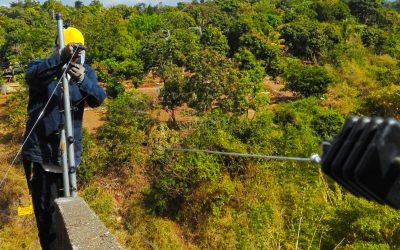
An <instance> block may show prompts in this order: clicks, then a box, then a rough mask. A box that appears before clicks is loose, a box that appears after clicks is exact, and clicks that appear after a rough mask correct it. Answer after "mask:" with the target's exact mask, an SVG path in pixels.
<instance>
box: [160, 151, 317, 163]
mask: <svg viewBox="0 0 400 250" xmlns="http://www.w3.org/2000/svg"><path fill="white" fill-rule="evenodd" d="M152 149H161V150H166V151H177V152H189V153H206V154H216V155H225V156H236V157H250V158H262V159H270V160H281V161H305V162H311V163H318V164H319V163H321V157H320V156H319V155H318V154H312V155H311V156H310V157H308V158H305V157H291V156H279V155H263V154H243V153H237V152H225V151H214V150H207V149H195V148H152Z"/></svg>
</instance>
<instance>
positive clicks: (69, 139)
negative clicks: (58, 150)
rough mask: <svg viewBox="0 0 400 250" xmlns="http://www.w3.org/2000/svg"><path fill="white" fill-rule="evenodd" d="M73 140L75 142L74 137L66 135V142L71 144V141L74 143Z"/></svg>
mask: <svg viewBox="0 0 400 250" xmlns="http://www.w3.org/2000/svg"><path fill="white" fill-rule="evenodd" d="M74 142H75V139H74V137H72V136H68V143H69V144H72V143H74Z"/></svg>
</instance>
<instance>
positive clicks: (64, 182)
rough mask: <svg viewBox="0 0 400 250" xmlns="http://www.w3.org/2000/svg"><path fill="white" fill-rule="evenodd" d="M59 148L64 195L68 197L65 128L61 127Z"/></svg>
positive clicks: (69, 194)
mask: <svg viewBox="0 0 400 250" xmlns="http://www.w3.org/2000/svg"><path fill="white" fill-rule="evenodd" d="M60 150H61V156H62V167H63V188H64V197H70V196H71V193H70V192H69V176H68V158H67V144H66V142H65V129H61V142H60Z"/></svg>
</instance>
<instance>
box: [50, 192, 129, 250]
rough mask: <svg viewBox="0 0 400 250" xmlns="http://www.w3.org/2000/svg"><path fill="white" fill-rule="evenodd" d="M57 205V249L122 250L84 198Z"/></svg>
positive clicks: (68, 200) (60, 200) (63, 200)
mask: <svg viewBox="0 0 400 250" xmlns="http://www.w3.org/2000/svg"><path fill="white" fill-rule="evenodd" d="M55 203H56V216H57V217H56V224H57V232H58V235H57V241H58V247H57V249H62V250H64V249H65V250H67V249H68V250H70V249H122V247H121V246H120V245H119V244H118V243H117V241H116V240H115V238H114V237H113V236H112V235H111V233H110V232H109V231H108V229H107V228H106V227H105V226H104V224H103V223H102V222H101V221H100V220H99V218H98V217H97V216H96V215H95V213H94V212H93V211H92V210H91V209H90V208H89V206H88V205H87V204H86V202H85V201H84V200H82V198H80V197H77V198H60V199H57V200H56V201H55Z"/></svg>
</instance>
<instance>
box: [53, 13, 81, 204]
mask: <svg viewBox="0 0 400 250" xmlns="http://www.w3.org/2000/svg"><path fill="white" fill-rule="evenodd" d="M56 20H57V31H58V42H59V48H60V49H62V48H64V46H65V44H64V26H63V20H62V16H61V14H56ZM65 67H66V65H64V66H63V70H65ZM62 78H63V79H62V83H63V103H64V114H63V118H64V124H65V128H63V129H61V142H60V146H61V147H60V148H61V152H62V165H63V185H64V195H65V196H66V197H68V196H72V197H76V196H77V187H76V172H75V168H76V166H75V151H74V140H73V135H74V134H73V127H72V119H71V104H70V95H69V84H68V79H67V75H66V74H63V76H62ZM67 138H68V140H67Z"/></svg>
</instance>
